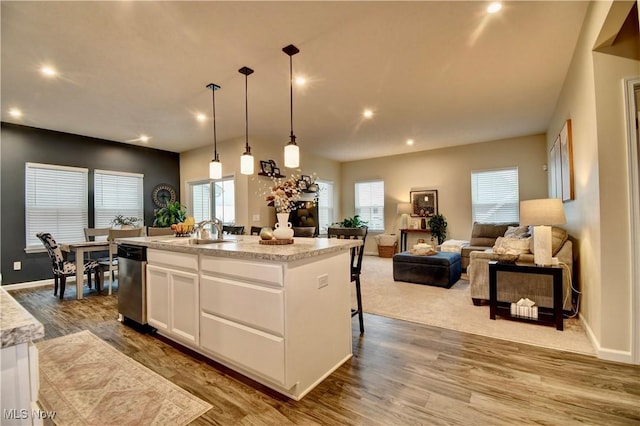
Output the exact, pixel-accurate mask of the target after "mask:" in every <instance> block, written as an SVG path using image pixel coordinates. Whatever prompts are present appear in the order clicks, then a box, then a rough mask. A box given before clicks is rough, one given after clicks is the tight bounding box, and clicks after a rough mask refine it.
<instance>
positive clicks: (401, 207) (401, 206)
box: [397, 203, 413, 229]
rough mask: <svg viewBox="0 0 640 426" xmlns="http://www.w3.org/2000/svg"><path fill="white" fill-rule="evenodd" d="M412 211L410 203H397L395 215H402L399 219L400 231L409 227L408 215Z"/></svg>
mask: <svg viewBox="0 0 640 426" xmlns="http://www.w3.org/2000/svg"><path fill="white" fill-rule="evenodd" d="M412 211H413V209H412V206H411V203H398V210H397V213H398V214H399V215H402V217H401V218H400V220H401V221H402V222H401V225H400V229H407V228H408V227H409V215H410V214H411V212H412Z"/></svg>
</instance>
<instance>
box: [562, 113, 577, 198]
mask: <svg viewBox="0 0 640 426" xmlns="http://www.w3.org/2000/svg"><path fill="white" fill-rule="evenodd" d="M560 170H561V172H562V201H569V200H573V198H574V196H573V144H572V140H571V120H567V121H566V122H565V123H564V126H563V127H562V130H561V131H560Z"/></svg>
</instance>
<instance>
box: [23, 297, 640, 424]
mask: <svg viewBox="0 0 640 426" xmlns="http://www.w3.org/2000/svg"><path fill="white" fill-rule="evenodd" d="M11 294H12V295H13V296H14V297H15V298H16V299H17V300H18V301H19V302H20V303H21V304H22V305H23V306H25V307H26V308H27V309H28V310H29V311H30V312H31V313H32V314H33V315H34V316H35V317H36V318H38V319H39V320H40V321H41V322H42V323H43V324H44V327H45V330H46V337H45V338H46V339H50V338H53V337H56V336H60V335H65V334H69V333H74V332H77V331H80V330H90V331H91V332H92V333H94V334H95V335H97V336H99V337H100V338H102V339H104V340H105V341H106V342H108V343H109V344H110V345H112V346H113V347H115V348H116V349H118V350H119V351H121V352H123V353H124V354H126V355H128V356H129V357H131V358H133V359H135V360H137V361H139V362H140V363H142V364H143V365H145V366H147V367H148V368H150V369H151V370H153V371H155V372H157V373H159V374H160V375H162V376H164V377H166V378H167V379H168V380H170V381H172V382H173V383H175V384H176V385H178V386H180V387H182V388H183V389H186V390H187V391H189V392H191V393H193V394H194V395H197V396H198V397H200V398H202V399H203V400H205V401H208V402H209V403H211V404H212V405H213V408H212V409H211V410H209V411H208V412H207V413H205V414H204V415H203V416H201V417H200V418H198V419H197V420H196V421H195V422H194V423H193V424H198V425H204V424H217V425H290V424H303V425H316V424H321V425H355V424H366V425H385V426H387V425H457V424H461V425H514V424H544V425H569V424H589V425H620V424H640V366H630V365H626V364H618V363H612V362H605V361H601V360H598V359H596V358H594V357H590V356H584V355H578V354H573V353H568V352H561V351H555V350H549V349H544V348H538V347H534V346H529V345H524V344H518V343H512V342H507V341H503V340H496V339H491V338H487V337H482V336H477V335H472V334H466V333H460V332H456V331H451V330H447V329H441V328H436V327H430V326H425V325H420V324H415V323H411V322H406V321H400V320H394V319H390V318H385V317H381V316H376V315H366V316H365V328H366V330H365V334H364V336H362V337H361V336H360V334H359V333H358V325H357V321H356V320H354V322H353V352H354V356H353V358H352V359H351V360H350V361H347V362H346V363H345V364H344V365H342V366H341V367H340V368H339V369H338V370H337V371H336V372H334V373H333V374H332V375H331V376H329V377H328V378H327V379H326V380H324V381H323V382H322V383H321V384H320V385H318V386H317V387H316V388H315V389H314V390H313V391H312V392H310V393H309V394H308V395H307V396H306V397H305V398H303V399H302V400H301V401H293V400H291V399H288V398H286V397H283V396H280V395H279V394H277V393H275V392H273V391H271V390H269V389H267V388H265V387H264V386H261V385H259V384H257V383H255V382H253V381H251V380H249V379H247V378H245V377H243V376H242V375H240V374H237V373H235V372H233V371H231V370H229V369H227V368H225V367H223V366H221V365H219V364H216V363H206V362H203V361H201V360H198V359H196V358H194V357H193V356H190V355H188V354H186V353H184V352H182V351H180V350H178V349H176V348H175V347H173V346H172V345H169V344H167V343H166V342H164V341H163V340H161V339H159V338H157V337H154V336H152V335H148V334H141V333H139V332H137V331H135V330H133V329H132V328H130V327H128V326H126V325H123V324H121V323H119V322H118V321H117V318H116V317H117V307H116V303H117V299H116V298H117V293H116V294H114V295H112V296H105V295H98V294H96V293H92V292H89V291H88V290H86V293H85V294H86V298H85V299H83V300H75V287H74V286H70V288H69V289H68V290H67V294H66V295H65V299H64V300H62V301H61V300H59V299H57V298H55V297H54V296H53V290H52V287H41V288H37V289H27V290H17V291H12V292H11Z"/></svg>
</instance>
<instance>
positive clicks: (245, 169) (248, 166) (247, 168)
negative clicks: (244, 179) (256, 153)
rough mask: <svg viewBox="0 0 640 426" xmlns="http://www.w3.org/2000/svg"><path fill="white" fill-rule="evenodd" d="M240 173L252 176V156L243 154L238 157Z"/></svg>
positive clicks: (248, 153)
mask: <svg viewBox="0 0 640 426" xmlns="http://www.w3.org/2000/svg"><path fill="white" fill-rule="evenodd" d="M240 173H242V174H243V175H252V174H253V155H251V153H250V152H245V153H244V154H242V155H241V156H240Z"/></svg>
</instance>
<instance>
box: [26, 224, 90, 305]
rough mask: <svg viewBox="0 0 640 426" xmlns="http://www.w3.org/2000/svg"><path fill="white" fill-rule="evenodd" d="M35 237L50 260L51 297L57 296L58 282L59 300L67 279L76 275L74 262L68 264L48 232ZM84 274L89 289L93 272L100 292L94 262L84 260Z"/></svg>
mask: <svg viewBox="0 0 640 426" xmlns="http://www.w3.org/2000/svg"><path fill="white" fill-rule="evenodd" d="M36 237H38V239H39V240H40V241H42V244H43V245H44V247H45V248H46V249H47V253H48V254H49V259H50V260H51V268H52V270H53V295H54V296H55V295H57V294H58V282H60V299H62V298H63V297H64V290H65V287H66V284H67V277H68V276H70V275H75V274H76V264H75V262H70V261H68V260H66V259H65V258H64V256H63V255H62V250H60V246H58V243H57V242H56V240H55V239H54V238H53V237H52V236H51V234H50V233H48V232H39V233H37V234H36ZM83 269H84V271H83V272H84V273H86V274H87V285H88V286H89V287H91V273H92V272H93V274H94V276H95V279H96V287H97V289H98V292H100V281H101V280H100V266H99V265H98V262H97V261H96V260H92V259H89V260H85V261H84V264H83Z"/></svg>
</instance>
